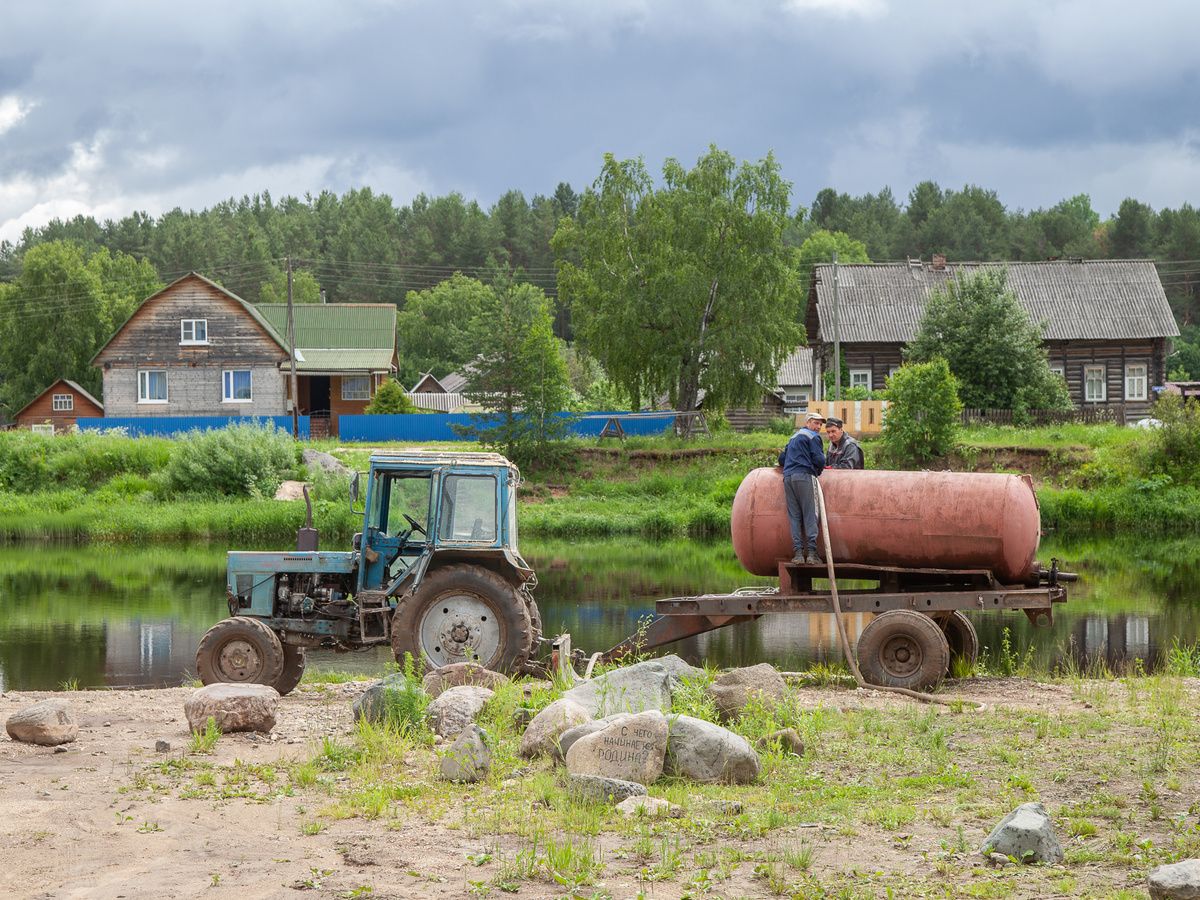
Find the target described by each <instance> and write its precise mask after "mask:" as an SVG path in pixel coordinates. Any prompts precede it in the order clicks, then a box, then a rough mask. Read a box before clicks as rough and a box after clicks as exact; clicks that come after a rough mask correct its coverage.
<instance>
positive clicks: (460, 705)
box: [425, 684, 495, 737]
mask: <svg viewBox="0 0 1200 900" xmlns="http://www.w3.org/2000/svg"><path fill="white" fill-rule="evenodd" d="M494 694H495V692H494V691H491V690H489V689H488V688H485V687H479V686H477V685H470V684H464V685H459V686H458V687H452V688H447V689H446V690H445V691H443V692H442V694H441V696H439V697H437V698H435V699H434V700H433V701H432V702H431V703H430V704H429V708H428V709H427V710H426V711H425V714H426V715H427V716H428V717H429V724H430V725H431V726H432V727H433V730H434V731H435V732H436V733H437V734H440V735H441V736H442V737H453V736H455V735H458V734H461V733H462V730H463V729H464V728H466V727H467V726H468V725H470V724H471V723H472V722H474V721H475V717H476V716H478V715H479V714H480V713H481V712H483V707H484V706H486V705H487V702H488V701H489V700H491V699H492V697H493V695H494Z"/></svg>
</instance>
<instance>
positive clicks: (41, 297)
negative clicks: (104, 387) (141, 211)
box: [0, 241, 162, 412]
mask: <svg viewBox="0 0 1200 900" xmlns="http://www.w3.org/2000/svg"><path fill="white" fill-rule="evenodd" d="M161 287H162V285H161V284H160V283H159V281H158V276H157V275H156V274H155V272H154V269H153V268H152V267H151V266H150V264H149V263H148V262H146V261H145V260H142V261H140V262H139V261H137V260H134V259H132V258H131V257H128V256H125V255H124V254H121V253H118V254H117V255H116V256H115V257H113V256H110V255H109V252H108V251H107V250H103V249H102V250H100V251H98V252H96V253H95V254H93V255H92V256H91V258H90V259H89V258H88V257H87V256H86V254H85V252H84V251H83V249H82V248H80V247H78V246H77V245H75V244H72V243H67V242H63V241H52V242H49V243H41V244H37V245H35V246H33V247H31V248H30V249H29V250H28V251H26V253H25V255H24V259H23V260H22V266H21V274H20V275H19V276H17V278H16V279H15V280H14V281H13V282H11V283H10V284H7V285H0V382H2V384H0V402H3V403H4V404H5V405H6V406H7V407H8V408H9V409H10V410H11V411H14V412H15V411H16V410H18V409H20V408H21V407H23V406H24V405H25V404H26V403H28V402H29V401H30V400H32V399H33V398H34V397H35V396H37V394H38V393H39V392H40V391H43V390H45V389H46V388H47V387H49V386H50V385H51V384H53V383H54V382H55V381H56V380H58V379H59V378H68V379H70V380H72V381H75V382H77V383H78V384H80V385H82V386H83V387H84V388H85V389H86V390H88V391H90V392H91V393H92V394H94V395H96V396H99V395H100V388H101V377H100V372H99V370H98V369H96V368H95V367H93V366H92V364H91V361H92V357H93V356H95V354H96V352H97V351H98V350H99V349H100V347H102V346H103V345H104V344H105V342H107V341H108V339H109V338H110V337H111V336H112V335H113V333H114V332H115V331H116V329H117V327H118V326H120V325H122V324H123V323H124V322H125V320H126V319H127V318H129V316H130V315H131V314H132V313H133V310H134V309H136V308H137V305H138V304H139V303H140V302H141V301H142V300H144V299H145V298H146V297H148V296H150V294H153V293H155V292H156V291H158V290H159V289H160V288H161Z"/></svg>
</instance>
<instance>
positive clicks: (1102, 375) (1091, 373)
mask: <svg viewBox="0 0 1200 900" xmlns="http://www.w3.org/2000/svg"><path fill="white" fill-rule="evenodd" d="M1097 373H1098V374H1099V385H1100V395H1099V396H1096V395H1095V392H1094V391H1093V389H1092V388H1093V385H1094V383H1095V382H1096V380H1097V379H1096V377H1095V376H1096V374H1097ZM1107 400H1108V370H1107V369H1106V368H1105V366H1104V364H1103V363H1100V364H1098V365H1094V366H1084V367H1083V402H1084V403H1104V402H1105V401H1107Z"/></svg>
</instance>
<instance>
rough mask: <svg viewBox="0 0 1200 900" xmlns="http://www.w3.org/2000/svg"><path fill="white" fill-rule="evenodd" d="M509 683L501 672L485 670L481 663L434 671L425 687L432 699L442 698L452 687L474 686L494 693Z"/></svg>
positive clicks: (429, 675) (470, 663)
mask: <svg viewBox="0 0 1200 900" xmlns="http://www.w3.org/2000/svg"><path fill="white" fill-rule="evenodd" d="M507 681H508V679H507V678H505V677H504V676H503V675H501V674H500V673H499V672H493V671H492V670H491V669H485V668H484V667H483V666H481V665H479V663H473V662H461V663H451V664H450V665H448V666H442V667H441V668H440V669H434V670H433V671H432V672H430V673H429V674H428V675H426V676H425V680H424V686H425V693H427V694H428V695H429V696H430V697H440V696H441V695H442V694H443V693H444V692H445V691H446V690H448V689H449V688H452V687H462V686H463V685H469V684H473V685H477V686H479V687H485V688H487V689H488V690H490V691H494V690H496V688H498V687H499V686H500V685H502V684H504V683H505V682H507Z"/></svg>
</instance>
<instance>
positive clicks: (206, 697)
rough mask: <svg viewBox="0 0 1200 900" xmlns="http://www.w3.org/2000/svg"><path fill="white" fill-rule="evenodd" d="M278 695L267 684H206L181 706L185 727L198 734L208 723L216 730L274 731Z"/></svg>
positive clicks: (226, 731)
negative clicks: (215, 727)
mask: <svg viewBox="0 0 1200 900" xmlns="http://www.w3.org/2000/svg"><path fill="white" fill-rule="evenodd" d="M278 709H279V692H278V691H276V690H275V688H273V687H271V686H270V685H269V684H210V685H208V686H207V687H202V688H200V690H198V691H196V692H195V693H193V694H192V696H190V697H188V698H187V700H186V701H184V704H183V712H184V714H185V715H186V716H187V720H188V727H189V728H191V729H192V731H196V732H200V731H204V729H205V728H206V727H207V726H208V720H209V719H212V720H213V721H214V722H215V723H216V726H217V729H218V730H219V731H221V732H222V733H225V734H228V733H229V732H231V731H262V732H267V731H270V730H271V729H272V728H274V727H275V713H276V711H277V710H278Z"/></svg>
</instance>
